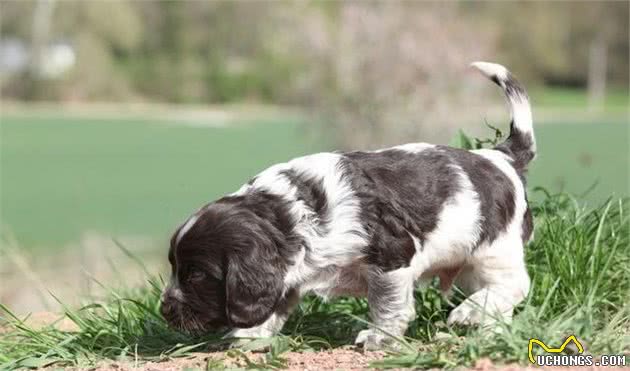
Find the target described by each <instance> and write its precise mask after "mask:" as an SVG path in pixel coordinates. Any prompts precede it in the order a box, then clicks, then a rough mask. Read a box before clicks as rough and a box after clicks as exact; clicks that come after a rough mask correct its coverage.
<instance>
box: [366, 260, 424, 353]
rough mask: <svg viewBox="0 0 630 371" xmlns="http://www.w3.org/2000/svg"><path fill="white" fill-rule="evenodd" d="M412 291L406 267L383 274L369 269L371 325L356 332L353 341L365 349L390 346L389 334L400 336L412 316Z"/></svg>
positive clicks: (390, 338) (409, 274)
mask: <svg viewBox="0 0 630 371" xmlns="http://www.w3.org/2000/svg"><path fill="white" fill-rule="evenodd" d="M413 290H414V276H413V272H412V271H411V269H410V268H400V269H397V270H394V271H390V272H385V273H384V272H381V271H380V270H378V269H374V270H371V271H370V273H369V274H368V304H369V306H370V317H371V320H372V323H373V324H374V325H373V327H372V328H369V329H367V330H363V331H361V332H359V335H358V336H357V339H356V340H355V344H357V345H361V346H363V348H364V349H366V350H376V349H382V348H383V347H386V346H388V345H394V343H395V340H394V339H393V338H392V337H391V336H396V337H400V336H403V335H404V334H405V331H406V330H407V325H408V324H409V321H411V320H412V319H413V318H414V317H415V316H416V310H415V306H414V298H413ZM379 329H380V330H379ZM381 330H382V331H381Z"/></svg>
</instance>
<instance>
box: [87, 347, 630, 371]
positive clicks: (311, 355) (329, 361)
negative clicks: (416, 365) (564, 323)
mask: <svg viewBox="0 0 630 371" xmlns="http://www.w3.org/2000/svg"><path fill="white" fill-rule="evenodd" d="M245 355H246V356H247V358H248V359H249V361H250V362H254V363H256V364H258V365H260V368H261V369H264V368H265V367H264V354H260V353H246V354H245ZM385 356H386V354H385V353H384V352H359V351H357V350H355V349H334V350H328V351H321V352H302V353H298V352H288V353H284V354H282V358H283V359H285V360H286V363H285V365H286V368H285V369H286V370H289V371H315V370H344V371H355V370H366V369H369V365H370V363H371V362H373V361H377V360H380V359H382V358H384V357H385ZM246 366H247V362H246V361H245V360H244V357H242V356H241V357H238V356H237V357H234V356H228V355H227V354H226V353H198V354H194V355H192V356H189V357H185V358H178V359H171V360H166V361H162V362H146V363H134V362H108V363H102V364H100V365H98V366H96V367H91V368H89V369H76V370H81V371H87V370H89V371H179V370H185V369H202V370H206V369H207V370H212V369H218V368H223V367H225V368H227V369H231V368H232V369H239V368H241V369H242V368H244V367H246ZM269 368H270V367H269ZM395 370H396V369H395ZM397 370H402V368H399V369H397ZM460 370H471V371H540V370H549V371H599V370H601V371H621V370H627V368H621V367H601V366H600V367H595V366H592V367H538V366H523V365H500V364H495V363H492V361H490V360H488V359H481V360H479V361H477V363H476V364H475V366H474V367H472V368H470V369H460Z"/></svg>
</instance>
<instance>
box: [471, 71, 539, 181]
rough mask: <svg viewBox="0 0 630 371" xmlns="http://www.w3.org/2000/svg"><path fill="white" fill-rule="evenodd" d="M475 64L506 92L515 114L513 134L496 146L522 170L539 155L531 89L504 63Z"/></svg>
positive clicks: (511, 124) (512, 124) (511, 123)
mask: <svg viewBox="0 0 630 371" xmlns="http://www.w3.org/2000/svg"><path fill="white" fill-rule="evenodd" d="M471 66H472V67H474V68H476V69H477V70H479V71H480V72H481V73H482V74H483V75H484V76H486V77H487V78H489V79H490V80H492V81H494V82H495V83H496V84H497V85H499V86H500V87H501V89H503V93H505V97H506V98H507V100H508V103H509V104H510V111H511V114H512V121H511V122H510V135H509V136H508V138H507V139H506V140H505V141H504V142H503V143H501V144H499V145H497V147H496V148H495V149H497V150H499V151H502V152H504V153H506V154H507V155H508V156H510V157H511V158H512V159H513V160H514V162H513V165H514V167H515V168H516V169H517V170H519V173H522V172H524V171H525V170H526V168H527V164H529V162H530V161H531V160H533V159H534V157H535V156H536V139H535V138H534V127H533V124H532V110H531V107H530V105H529V97H528V96H527V92H525V88H523V86H522V85H521V84H520V83H519V82H518V81H517V80H516V79H515V78H514V76H512V74H511V73H510V71H508V70H507V69H506V68H505V67H503V66H502V65H500V64H495V63H488V62H474V63H472V64H471Z"/></svg>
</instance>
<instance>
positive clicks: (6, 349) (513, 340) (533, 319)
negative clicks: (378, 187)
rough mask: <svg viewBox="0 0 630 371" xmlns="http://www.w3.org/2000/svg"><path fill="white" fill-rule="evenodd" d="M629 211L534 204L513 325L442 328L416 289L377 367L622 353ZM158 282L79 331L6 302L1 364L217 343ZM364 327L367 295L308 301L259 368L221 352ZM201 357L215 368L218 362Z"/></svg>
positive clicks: (185, 349)
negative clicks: (538, 347)
mask: <svg viewBox="0 0 630 371" xmlns="http://www.w3.org/2000/svg"><path fill="white" fill-rule="evenodd" d="M540 192H543V193H544V191H543V190H540ZM628 206H629V205H628V203H627V202H626V201H624V200H621V199H617V200H609V201H608V202H606V203H604V204H602V205H601V206H600V207H597V208H594V209H585V208H582V207H580V206H579V204H578V203H577V202H576V201H575V200H574V199H573V198H571V197H569V196H567V195H566V194H557V195H546V196H545V198H544V201H543V202H540V203H537V204H536V205H535V207H534V213H535V217H536V219H535V220H536V229H535V235H536V238H535V240H534V241H533V242H532V243H531V244H529V246H528V247H527V263H528V267H529V272H530V274H531V276H532V282H533V285H532V290H531V292H530V294H529V296H528V298H527V300H526V302H525V303H524V304H522V305H521V306H520V307H519V308H518V311H517V312H518V313H517V314H516V316H515V318H514V321H513V323H512V324H511V325H504V327H503V329H502V330H503V331H502V332H501V333H495V332H492V333H489V332H488V331H487V330H483V329H473V328H468V329H466V328H448V327H446V326H445V325H444V323H445V322H446V318H447V316H448V313H449V311H450V310H451V309H452V307H451V306H450V305H449V304H447V302H446V301H445V300H443V299H442V298H441V297H440V295H439V294H438V292H437V291H436V290H435V289H434V288H429V289H428V290H426V291H424V292H417V294H416V299H417V312H418V316H417V319H416V320H415V321H414V322H413V323H412V324H411V326H410V328H409V331H408V333H407V336H408V339H407V343H408V344H409V347H407V348H403V350H402V351H400V352H398V353H392V354H391V355H390V356H389V357H387V358H385V359H384V360H382V361H379V362H378V363H375V364H374V366H378V367H420V368H431V367H446V368H453V367H455V366H470V365H473V364H474V362H475V361H476V360H478V359H480V358H484V357H488V358H490V359H492V360H494V361H496V362H499V363H511V362H518V363H522V364H525V363H526V362H528V361H527V344H528V340H529V338H531V337H537V338H539V339H541V340H543V341H544V342H546V343H547V344H552V345H559V344H560V343H561V342H562V341H563V340H564V338H566V337H567V336H569V335H572V334H575V335H576V336H577V338H578V339H579V340H580V341H582V342H583V344H585V347H586V351H587V352H589V353H592V354H602V353H603V354H616V353H624V352H625V353H627V352H629V351H630V304H628V303H630V248H629V245H630V224H629V222H630V219H629V218H628V213H629V212H630V208H629V207H628ZM163 285H164V282H163V281H162V279H160V278H159V277H158V278H155V277H147V285H146V287H143V288H140V289H127V290H123V291H115V290H114V291H111V292H110V294H109V296H108V297H106V298H105V299H103V300H96V301H94V302H91V303H89V304H87V305H86V306H84V307H83V308H80V309H71V308H65V312H64V313H65V317H66V318H68V319H69V320H71V321H72V322H73V323H74V324H75V325H76V326H77V328H78V329H77V330H75V331H63V330H60V329H56V328H55V327H54V326H48V327H45V328H39V329H36V328H32V327H30V326H29V325H27V324H26V323H25V322H24V321H22V320H21V319H19V318H18V317H17V316H15V315H13V314H11V312H10V311H9V308H5V307H3V309H4V311H5V313H4V315H3V317H4V319H5V320H6V321H8V323H9V324H8V326H9V327H10V328H9V330H8V331H5V332H3V333H1V334H0V368H2V369H15V368H20V367H22V368H23V367H40V366H46V365H55V366H66V365H72V366H89V365H93V364H94V363H96V362H98V361H99V360H102V359H114V360H120V359H123V360H128V361H138V360H139V361H140V362H142V361H146V360H163V359H167V358H171V357H181V356H184V355H187V354H190V353H191V352H193V351H201V350H207V349H208V348H213V347H216V346H220V345H221V344H224V343H223V341H222V340H221V339H220V338H219V336H218V335H216V334H215V335H208V336H206V337H199V338H190V337H188V336H186V335H183V334H181V333H178V332H176V331H173V330H170V329H169V328H168V327H167V326H166V324H165V322H164V320H163V319H162V318H161V316H160V315H159V312H158V302H159V294H160V291H161V289H162V287H163ZM456 300H457V299H456ZM365 320H367V304H366V302H365V300H363V299H354V298H341V299H337V300H333V301H331V302H323V301H321V300H320V299H317V298H313V297H309V298H306V299H305V300H304V301H303V302H302V303H301V304H300V306H299V308H298V309H297V310H296V311H295V312H294V313H293V315H292V316H291V318H290V320H289V321H288V323H287V325H286V326H285V329H284V331H283V335H282V336H279V337H276V338H274V339H271V340H265V341H266V342H267V343H265V344H267V345H270V346H271V347H270V350H269V351H268V352H267V353H266V356H265V358H264V359H263V360H262V361H256V362H255V361H252V360H251V359H249V358H248V356H247V353H245V352H244V351H243V350H232V351H230V352H229V353H228V355H226V356H227V357H230V356H231V357H236V358H242V359H245V360H246V362H245V363H246V365H247V367H249V368H282V367H284V365H285V363H284V361H283V358H282V353H284V352H286V351H288V350H295V351H304V350H309V349H322V348H324V349H327V348H334V347H338V346H341V345H345V344H351V343H352V341H353V339H354V336H356V334H357V332H358V331H359V330H360V329H362V328H364V327H365V322H364V321H365ZM438 333H441V334H442V335H441V336H438ZM444 334H447V335H446V336H444ZM258 345H260V343H259V344H258ZM209 362H211V363H212V364H211V365H209V366H212V367H218V366H220V364H219V363H220V362H219V361H217V360H213V361H209ZM261 362H262V363H261Z"/></svg>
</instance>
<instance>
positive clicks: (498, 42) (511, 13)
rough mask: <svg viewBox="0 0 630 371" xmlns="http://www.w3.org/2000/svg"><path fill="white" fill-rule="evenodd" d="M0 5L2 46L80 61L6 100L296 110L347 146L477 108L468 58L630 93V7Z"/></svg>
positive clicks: (24, 81) (394, 136)
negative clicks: (328, 126)
mask: <svg viewBox="0 0 630 371" xmlns="http://www.w3.org/2000/svg"><path fill="white" fill-rule="evenodd" d="M0 6H1V14H2V16H1V25H2V26H1V27H2V28H1V31H2V36H3V38H15V39H19V40H23V41H25V42H27V43H28V42H30V41H33V42H32V43H30V49H31V53H30V54H31V55H38V51H37V50H34V49H35V48H37V47H39V48H41V47H42V45H47V44H49V43H52V42H60V43H64V44H66V45H69V46H70V47H71V48H72V50H73V52H74V53H75V54H76V63H75V64H74V65H73V66H72V68H68V69H67V71H64V72H63V73H60V74H58V75H57V76H55V78H52V79H42V78H41V76H40V75H41V74H39V73H38V72H37V68H26V69H24V70H22V71H19V73H13V74H3V75H2V81H1V83H2V93H3V96H4V97H5V98H13V99H20V100H55V101H81V102H84V101H124V102H129V101H156V102H169V103H231V102H258V103H273V104H282V105H296V106H298V107H302V108H309V109H313V110H312V111H311V112H316V113H317V114H318V115H322V116H325V117H329V118H332V120H330V121H334V122H337V123H341V124H344V125H343V126H341V129H342V130H346V131H348V132H349V133H353V134H355V135H352V136H347V135H343V133H342V135H341V137H342V138H346V139H345V140H344V141H343V143H342V144H343V145H345V146H347V147H356V146H365V145H383V144H389V143H392V142H397V141H400V140H401V138H406V137H409V136H410V135H411V136H413V135H417V134H418V133H423V132H426V131H427V125H431V124H432V123H434V122H435V121H436V120H438V119H441V118H443V117H444V116H445V114H449V115H456V114H458V112H457V110H455V111H454V110H453V109H452V107H453V106H458V105H463V104H471V105H474V104H480V102H482V101H481V100H475V99H474V98H472V97H474V96H476V95H473V94H470V91H469V90H467V89H466V88H465V87H464V88H463V87H462V84H461V81H460V78H457V77H450V76H449V75H453V74H454V73H455V72H459V71H461V70H462V69H463V68H464V66H466V65H467V64H468V63H469V62H470V61H471V60H476V59H485V58H489V57H491V59H493V60H497V61H500V62H502V63H504V64H506V65H508V66H510V68H511V69H512V70H514V71H518V75H519V77H520V78H521V79H522V80H523V81H527V83H528V85H530V86H542V87H565V88H567V87H568V88H589V89H590V91H589V104H590V105H591V106H592V107H595V108H598V107H599V106H601V105H602V104H603V103H602V102H603V101H604V98H603V96H604V94H605V91H606V90H611V89H613V90H614V89H617V90H618V89H622V90H627V88H628V78H629V76H628V55H629V49H628V2H626V1H613V2H611V1H597V2H596V1H591V2H585V1H577V2H574V1H563V2H492V1H487V2H425V1H418V2H378V1H361V2H360V1H350V2H331V1H311V2H294V1H260V2H249V1H243V2H227V1H209V2H204V1H190V2H177V1H136V2H134V1H124V0H121V1H89V2H74V1H53V0H38V1H5V2H3V3H2V4H1V5H0ZM38 8H44V9H46V10H44V11H40V12H39V13H40V14H46V15H43V16H41V17H39V18H38V17H37V16H36V15H37V14H38ZM43 19H48V20H44V21H43ZM37 21H39V23H43V24H45V26H43V27H40V29H42V30H41V32H40V34H41V36H40V37H37V35H35V34H36V32H35V30H36V29H37V25H36V23H37ZM36 41H37V42H36ZM36 59H37V58H32V59H31V61H32V63H30V64H31V67H32V66H33V65H37V63H36ZM40 62H41V61H40ZM400 122H413V123H414V125H395V124H396V123H400ZM359 127H360V128H362V129H363V130H360V131H358V130H357V128H359ZM366 128H367V129H368V130H365V129H366ZM448 134H449V135H451V134H452V132H448ZM441 139H444V138H441Z"/></svg>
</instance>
